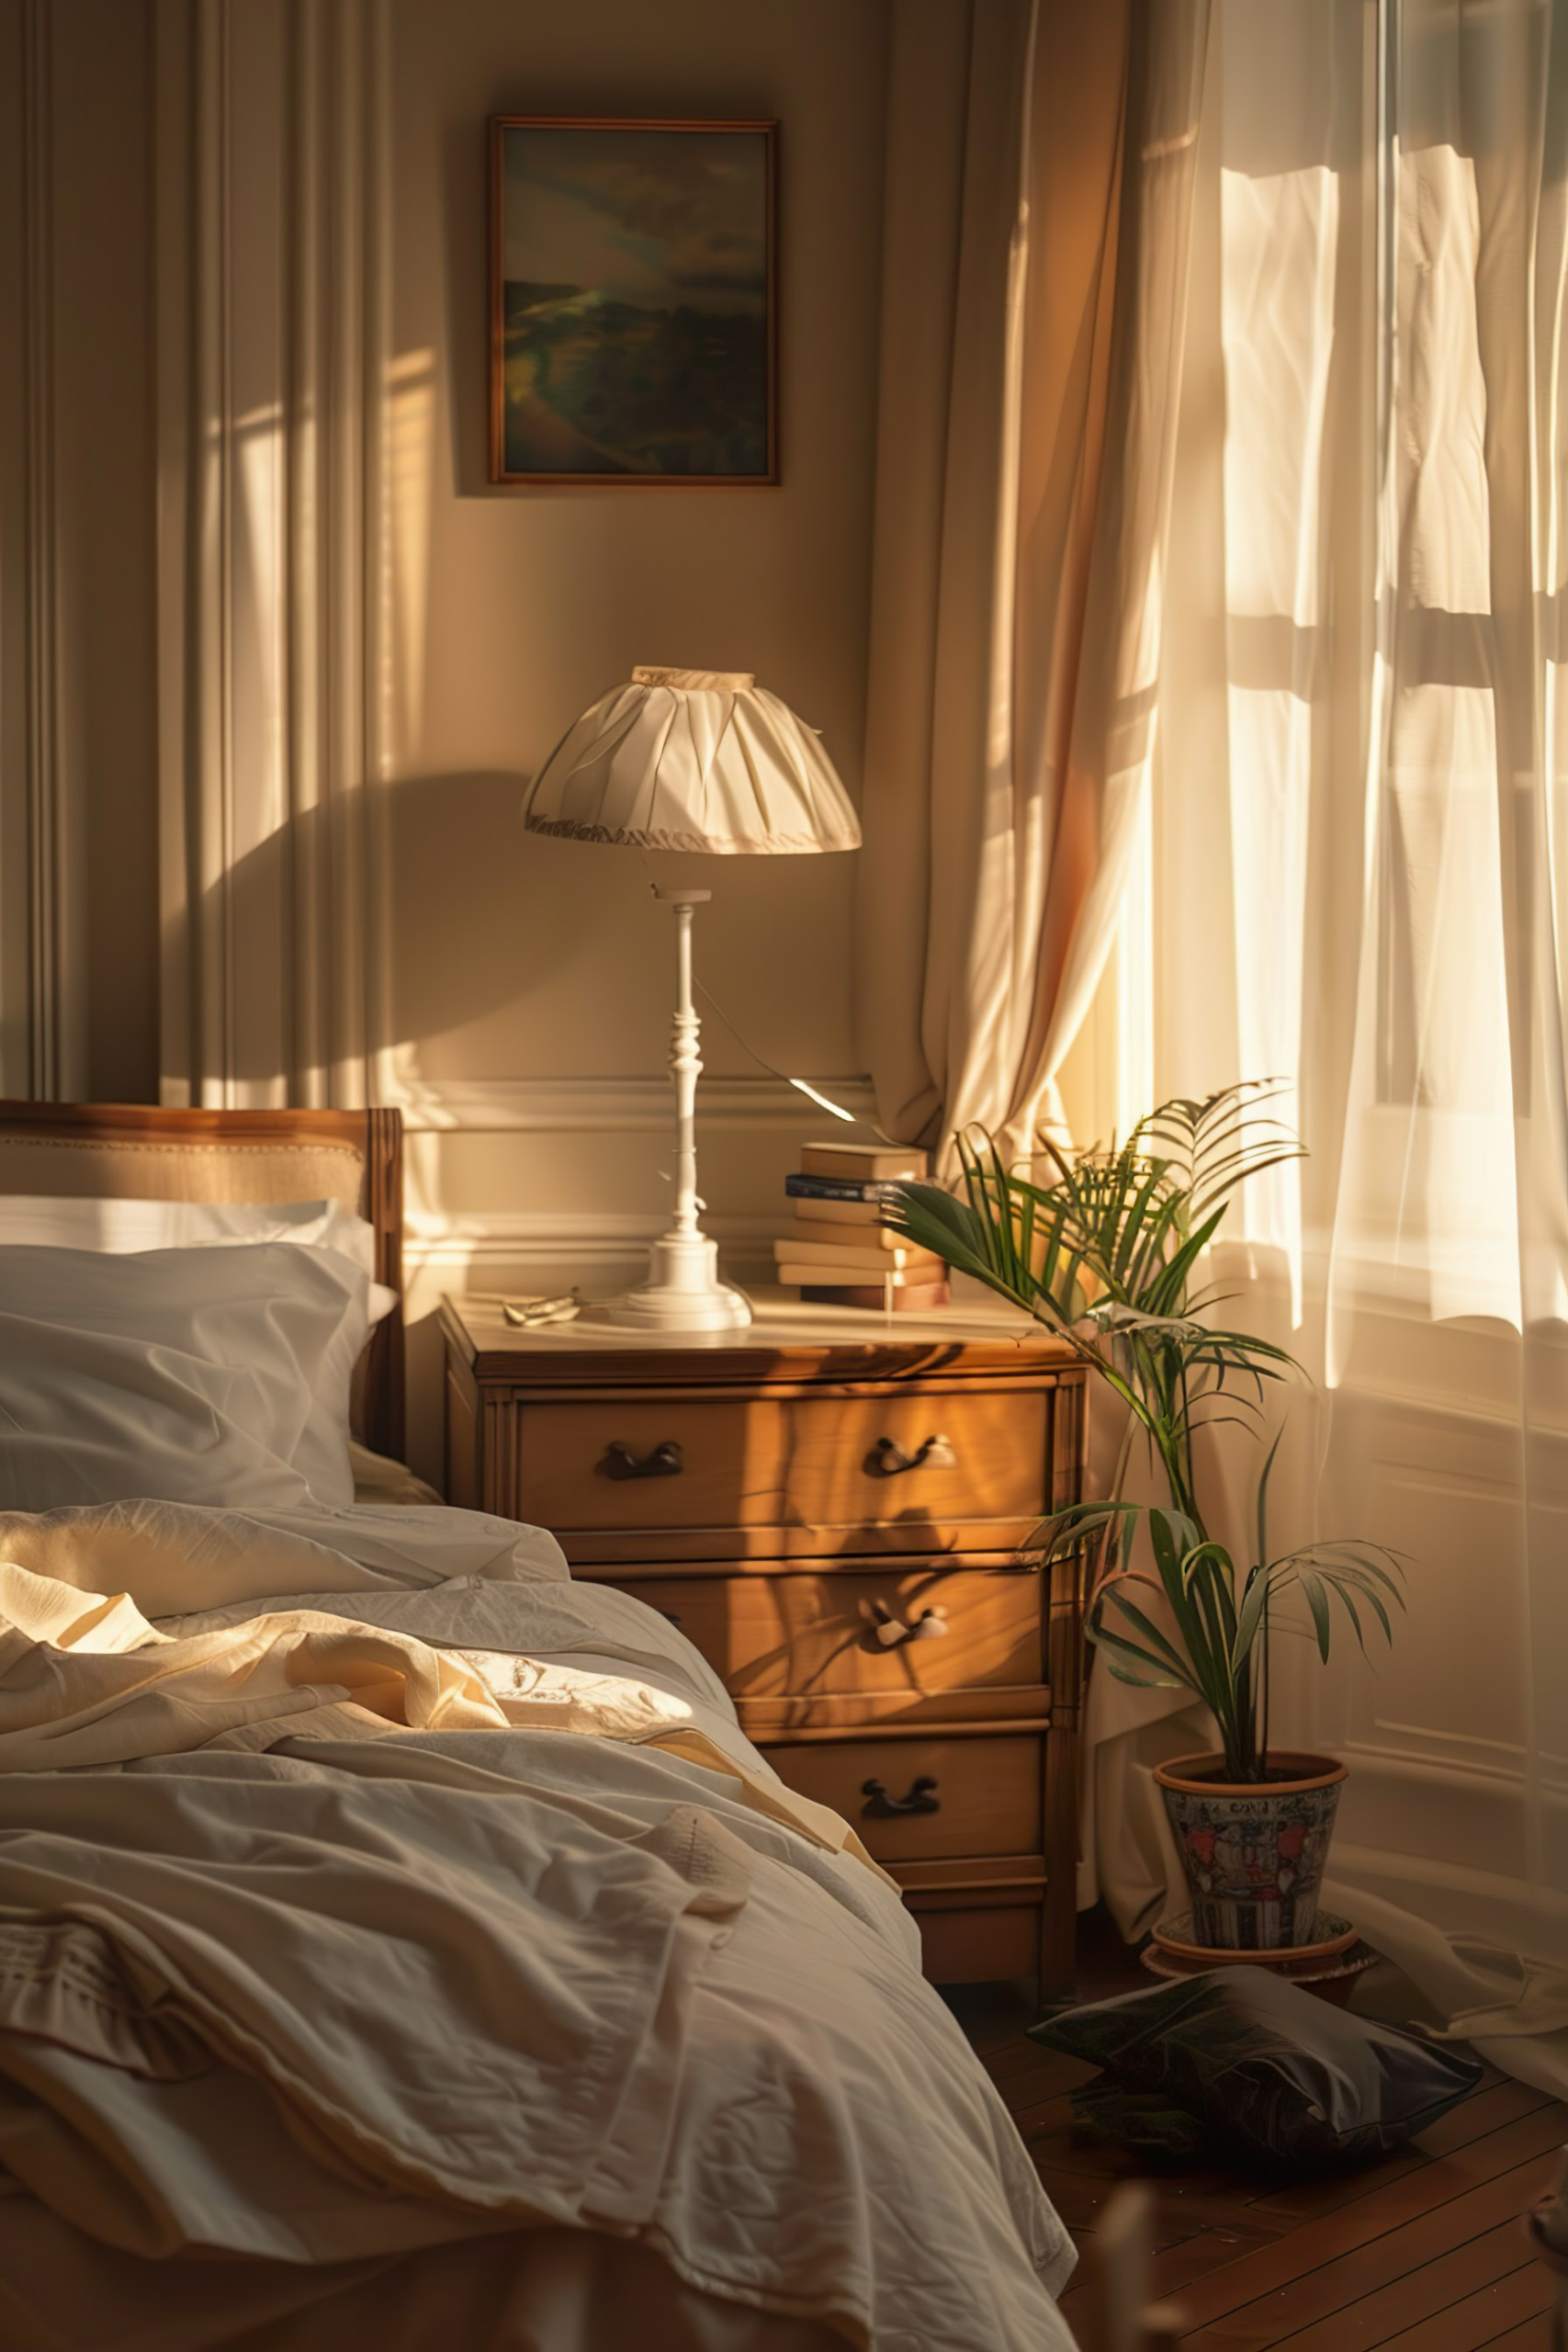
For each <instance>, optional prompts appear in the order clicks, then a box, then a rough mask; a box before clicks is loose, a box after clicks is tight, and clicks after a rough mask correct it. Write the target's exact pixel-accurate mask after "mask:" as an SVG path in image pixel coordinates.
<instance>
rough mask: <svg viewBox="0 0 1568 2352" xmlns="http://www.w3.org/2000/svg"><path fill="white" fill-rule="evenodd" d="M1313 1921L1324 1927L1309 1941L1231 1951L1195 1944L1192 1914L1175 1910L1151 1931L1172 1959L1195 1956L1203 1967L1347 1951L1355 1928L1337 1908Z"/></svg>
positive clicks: (1277, 1964) (1271, 1963) (1287, 1962)
mask: <svg viewBox="0 0 1568 2352" xmlns="http://www.w3.org/2000/svg"><path fill="white" fill-rule="evenodd" d="M1317 1924H1318V1926H1319V1927H1320V1928H1324V1929H1325V1930H1326V1932H1325V1934H1324V1935H1321V1936H1319V1937H1317V1938H1315V1939H1314V1941H1313V1942H1312V1943H1310V1944H1292V1946H1291V1947H1290V1948H1289V1949H1288V1950H1284V1951H1231V1949H1230V1948H1229V1946H1228V1945H1225V1946H1220V1945H1215V1944H1195V1943H1194V1942H1193V1941H1192V1940H1191V1936H1192V1914H1191V1912H1190V1911H1178V1912H1175V1913H1173V1914H1172V1916H1171V1917H1169V1918H1168V1919H1162V1920H1161V1921H1160V1923H1159V1926H1158V1927H1157V1928H1156V1929H1155V1931H1154V1939H1155V1941H1156V1944H1157V1945H1158V1946H1159V1948H1160V1950H1161V1951H1168V1952H1169V1953H1170V1955H1171V1957H1172V1958H1173V1959H1175V1960H1195V1961H1198V1962H1201V1964H1202V1965H1203V1967H1205V1968H1225V1967H1232V1968H1234V1967H1237V1966H1240V1965H1242V1964H1247V1965H1250V1966H1252V1967H1254V1968H1283V1967H1290V1966H1293V1965H1297V1964H1299V1963H1300V1962H1303V1961H1313V1960H1332V1959H1333V1958H1334V1956H1335V1954H1336V1953H1337V1952H1341V1951H1349V1949H1350V1946H1351V1945H1352V1944H1353V1943H1354V1942H1355V1940H1356V1935H1357V1930H1356V1929H1355V1928H1353V1927H1352V1926H1351V1925H1350V1922H1349V1920H1348V1919H1342V1918H1341V1917H1339V1915H1338V1914H1337V1912H1334V1911H1320V1912H1319V1913H1318V1915H1317Z"/></svg>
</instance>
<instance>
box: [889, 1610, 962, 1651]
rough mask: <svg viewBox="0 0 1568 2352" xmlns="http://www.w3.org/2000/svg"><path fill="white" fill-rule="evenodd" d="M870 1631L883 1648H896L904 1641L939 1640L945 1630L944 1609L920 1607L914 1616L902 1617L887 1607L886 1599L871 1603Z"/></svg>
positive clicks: (945, 1615) (945, 1618)
mask: <svg viewBox="0 0 1568 2352" xmlns="http://www.w3.org/2000/svg"><path fill="white" fill-rule="evenodd" d="M871 1614H872V1619H873V1624H872V1632H873V1634H874V1635H875V1637H876V1639H877V1641H878V1642H879V1643H880V1644H881V1645H882V1647H883V1648H884V1649H885V1650H896V1649H898V1648H899V1647H901V1645H903V1644H904V1643H905V1642H934V1641H939V1640H940V1639H941V1638H942V1635H943V1634H945V1633H946V1631H947V1611H945V1610H944V1609H922V1610H921V1611H920V1613H919V1616H918V1617H915V1618H908V1619H907V1618H903V1617H900V1616H898V1615H897V1613H896V1612H895V1611H893V1610H891V1609H889V1607H888V1606H887V1603H886V1600H874V1601H873V1602H872V1604H871Z"/></svg>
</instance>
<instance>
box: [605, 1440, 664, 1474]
mask: <svg viewBox="0 0 1568 2352" xmlns="http://www.w3.org/2000/svg"><path fill="white" fill-rule="evenodd" d="M599 1467H600V1469H601V1470H602V1471H603V1472H604V1476H605V1477H606V1478H678V1477H679V1476H680V1475H681V1472H682V1467H683V1464H682V1460H681V1449H680V1447H679V1446H678V1445H677V1444H676V1442H675V1441H674V1439H673V1438H672V1437H667V1438H666V1439H665V1441H664V1442H663V1444H662V1445H656V1446H655V1447H654V1449H653V1452H652V1453H644V1454H642V1455H640V1456H639V1455H637V1454H635V1453H633V1452H632V1450H631V1447H630V1446H629V1445H623V1444H622V1443H621V1442H620V1439H619V1438H613V1439H612V1440H611V1442H610V1443H609V1444H608V1445H607V1446H606V1447H605V1448H604V1460H603V1461H602V1462H601V1463H600V1464H599Z"/></svg>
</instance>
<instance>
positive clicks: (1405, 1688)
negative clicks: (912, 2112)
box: [1099, 0, 1568, 2082]
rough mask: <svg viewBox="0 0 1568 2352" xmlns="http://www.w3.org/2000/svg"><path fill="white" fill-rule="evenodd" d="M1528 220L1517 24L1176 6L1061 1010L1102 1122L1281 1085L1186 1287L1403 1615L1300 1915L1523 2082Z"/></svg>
mask: <svg viewBox="0 0 1568 2352" xmlns="http://www.w3.org/2000/svg"><path fill="white" fill-rule="evenodd" d="M1565 175H1568V7H1563V6H1558V5H1554V0H1218V5H1217V6H1216V10H1215V16H1214V23H1213V37H1212V40H1211V45H1210V52H1209V58H1208V71H1207V80H1206V85H1205V92H1204V104H1203V113H1202V130H1201V141H1200V155H1199V166H1198V187H1197V194H1196V209H1195V219H1194V229H1193V252H1192V281H1191V291H1190V308H1189V318H1188V333H1187V367H1186V372H1185V378H1184V382H1183V388H1182V411H1181V418H1180V428H1179V445H1178V457H1177V472H1176V493H1175V503H1174V507H1173V513H1172V520H1171V531H1170V548H1169V571H1168V603H1167V608H1168V625H1167V639H1166V645H1165V650H1164V660H1163V665H1162V674H1161V685H1160V714H1161V716H1160V729H1161V731H1160V740H1159V745H1158V751H1157V755H1156V774H1155V779H1154V788H1153V792H1152V795H1151V809H1150V819H1149V828H1148V832H1147V835H1146V840H1145V852H1144V868H1143V871H1144V876H1145V880H1144V885H1143V888H1144V891H1145V899H1146V906H1147V910H1148V918H1149V919H1147V920H1145V919H1144V918H1143V917H1142V916H1141V915H1140V913H1139V910H1138V909H1137V908H1136V906H1135V905H1134V908H1133V909H1132V910H1130V911H1129V916H1128V919H1127V921H1126V923H1125V925H1124V930H1123V936H1122V946H1121V949H1120V951H1119V957H1118V963H1117V967H1116V970H1115V973H1114V976H1113V993H1114V995H1115V998H1116V1002H1115V1006H1114V1021H1113V1022H1111V1014H1110V1012H1108V1011H1107V1007H1106V1005H1105V1003H1103V1002H1102V1004H1101V1007H1100V1020H1101V1023H1102V1025H1103V1024H1105V1023H1111V1026H1112V1027H1113V1028H1114V1030H1115V1033H1116V1035H1118V1037H1119V1038H1120V1039H1122V1041H1123V1050H1122V1057H1121V1070H1120V1086H1119V1091H1120V1096H1121V1100H1120V1102H1118V1103H1115V1104H1114V1106H1113V1107H1117V1108H1121V1109H1122V1111H1123V1113H1124V1111H1125V1109H1126V1108H1127V1107H1130V1103H1129V1097H1130V1095H1131V1093H1132V1090H1134V1088H1135V1089H1137V1090H1138V1091H1144V1090H1145V1089H1146V1088H1149V1087H1152V1089H1153V1092H1154V1094H1155V1095H1156V1096H1160V1095H1165V1094H1168V1093H1170V1092H1173V1091H1184V1092H1185V1091H1201V1090H1206V1089H1207V1088H1209V1087H1212V1086H1217V1085H1221V1084H1224V1083H1226V1082H1227V1081H1229V1080H1233V1079H1235V1078H1237V1077H1258V1076H1265V1075H1271V1074H1276V1073H1278V1074H1280V1075H1281V1076H1282V1077H1284V1078H1285V1079H1286V1080H1288V1081H1289V1085H1290V1088H1291V1091H1292V1098H1293V1099H1292V1102H1290V1103H1287V1104H1286V1106H1285V1107H1286V1109H1287V1112H1289V1113H1292V1114H1293V1116H1294V1118H1295V1120H1296V1122H1297V1124H1298V1125H1300V1127H1301V1129H1302V1132H1303V1136H1304V1137H1305V1139H1306V1141H1307V1142H1308V1144H1309V1146H1310V1147H1311V1148H1312V1151H1313V1155H1314V1156H1313V1158H1312V1159H1311V1160H1310V1161H1309V1162H1307V1163H1306V1164H1305V1166H1304V1167H1303V1169H1302V1170H1300V1171H1299V1172H1298V1171H1295V1170H1289V1171H1281V1172H1280V1174H1279V1175H1278V1177H1277V1178H1274V1179H1271V1180H1269V1183H1270V1185H1271V1189H1268V1190H1261V1191H1259V1192H1258V1193H1257V1194H1256V1195H1255V1196H1254V1197H1253V1198H1252V1199H1251V1200H1250V1201H1249V1202H1247V1204H1245V1206H1244V1205H1243V1204H1238V1206H1237V1209H1236V1211H1235V1213H1234V1223H1235V1229H1236V1233H1237V1239H1238V1244H1239V1246H1238V1247H1236V1248H1235V1250H1233V1253H1232V1257H1233V1263H1232V1265H1231V1266H1230V1268H1229V1270H1228V1271H1229V1272H1232V1273H1234V1274H1235V1277H1236V1280H1237V1282H1238V1283H1240V1284H1242V1285H1244V1286H1245V1288H1246V1290H1247V1308H1248V1309H1249V1310H1250V1312H1251V1314H1252V1316H1253V1317H1254V1319H1256V1320H1258V1321H1260V1322H1263V1323H1264V1324H1265V1325H1266V1326H1267V1327H1268V1328H1270V1329H1273V1330H1275V1331H1276V1332H1277V1334H1278V1335H1279V1336H1281V1337H1283V1338H1284V1339H1286V1340H1287V1342H1288V1343H1289V1344H1291V1345H1292V1346H1293V1347H1294V1349H1295V1351H1296V1352H1297V1353H1298V1354H1300V1355H1301V1356H1302V1358H1303V1361H1304V1362H1305V1363H1307V1365H1308V1366H1309V1368H1310V1369H1311V1370H1312V1371H1313V1372H1314V1374H1316V1375H1317V1377H1318V1380H1319V1382H1320V1384H1321V1390H1320V1393H1321V1397H1322V1403H1321V1404H1320V1405H1319V1406H1318V1407H1317V1408H1311V1409H1307V1410H1303V1409H1300V1408H1298V1409H1297V1410H1296V1412H1295V1414H1294V1417H1293V1422H1292V1442H1293V1443H1294V1447H1295V1459H1294V1463H1293V1465H1292V1494H1291V1497H1290V1504H1291V1510H1292V1516H1293V1518H1294V1520H1295V1521H1296V1526H1297V1529H1298V1530H1299V1532H1301V1533H1303V1534H1304V1533H1306V1532H1311V1530H1312V1529H1313V1528H1314V1526H1315V1527H1316V1529H1317V1530H1318V1531H1319V1532H1323V1533H1344V1534H1350V1533H1360V1534H1364V1535H1368V1536H1372V1537H1377V1538H1380V1539H1382V1540H1383V1541H1385V1542H1387V1543H1389V1544H1393V1545H1396V1546H1397V1547H1398V1548H1399V1549H1400V1551H1401V1552H1402V1553H1403V1554H1404V1555H1406V1562H1407V1573H1408V1603H1409V1607H1408V1615H1407V1617H1406V1618H1405V1620H1404V1622H1403V1623H1401V1624H1400V1625H1399V1626H1398V1628H1397V1632H1396V1642H1395V1646H1394V1649H1393V1654H1392V1656H1391V1657H1389V1658H1387V1659H1379V1660H1377V1661H1374V1665H1373V1667H1372V1668H1363V1667H1361V1666H1360V1665H1359V1662H1358V1661H1355V1660H1354V1659H1353V1657H1339V1658H1337V1660H1336V1663H1335V1666H1334V1668H1333V1669H1332V1670H1331V1672H1330V1673H1329V1674H1327V1675H1326V1676H1325V1675H1324V1674H1322V1673H1321V1672H1320V1671H1319V1670H1318V1669H1317V1668H1316V1666H1315V1659H1314V1660H1313V1661H1312V1663H1311V1665H1310V1668H1309V1667H1308V1666H1306V1665H1303V1667H1302V1668H1301V1669H1300V1670H1299V1671H1292V1685H1293V1690H1292V1711H1293V1713H1294V1718H1295V1719H1294V1722H1293V1724H1292V1726H1291V1727H1292V1730H1293V1731H1294V1732H1295V1733H1296V1734H1298V1735H1300V1736H1304V1737H1307V1738H1310V1739H1312V1740H1314V1743H1315V1744H1320V1745H1327V1746H1330V1747H1334V1748H1335V1749H1337V1751H1338V1752H1340V1753H1343V1754H1345V1755H1346V1756H1348V1758H1349V1760H1350V1761H1351V1764H1352V1767H1353V1770H1352V1777H1351V1782H1350V1786H1349V1791H1348V1795H1347V1798H1346V1801H1345V1804H1344V1808H1343V1811H1342V1814H1341V1824H1340V1831H1339V1836H1338V1838H1337V1866H1338V1879H1337V1889H1338V1894H1339V1897H1340V1899H1341V1902H1342V1905H1343V1907H1345V1908H1346V1909H1352V1910H1354V1912H1355V1914H1356V1916H1357V1917H1358V1918H1359V1920H1360V1921H1361V1922H1362V1923H1363V1925H1364V1926H1365V1927H1366V1928H1367V1930H1368V1931H1369V1932H1370V1933H1371V1934H1372V1936H1373V1939H1374V1940H1376V1941H1379V1942H1381V1943H1382V1944H1383V1945H1384V1947H1385V1949H1389V1950H1391V1951H1394V1953H1395V1954H1396V1956H1397V1957H1399V1958H1401V1959H1403V1960H1404V1962H1405V1964H1406V1965H1407V1966H1408V1967H1410V1968H1411V1969H1412V1971H1413V1973H1416V1974H1417V1976H1418V1977H1419V1978H1420V1980H1421V1981H1422V1982H1423V1983H1424V1985H1426V1988H1427V1990H1428V1991H1429V1992H1430V1993H1431V1995H1432V1996H1433V1998H1434V1999H1435V2000H1437V2001H1438V2005H1439V2006H1440V2007H1445V2008H1446V2009H1447V2010H1448V2011H1450V2013H1452V2014H1462V2015H1467V2016H1468V2018H1469V2022H1470V2025H1471V2026H1472V2029H1474V2030H1482V2031H1483V2032H1484V2033H1485V2034H1486V2035H1488V2036H1490V2037H1494V2038H1497V2037H1502V2038H1504V2039H1502V2040H1495V2047H1497V2049H1498V2054H1499V2055H1500V2056H1502V2057H1503V2059H1504V2063H1506V2064H1513V2065H1514V2066H1515V2067H1516V2070H1517V2071H1520V2072H1526V2073H1534V2074H1535V2075H1537V2076H1538V2078H1540V2079H1549V2080H1552V2081H1554V2082H1556V2081H1562V2080H1568V2034H1559V2033H1558V2032H1557V2030H1558V2029H1562V2028H1568V1974H1565V1973H1562V1967H1561V1963H1562V1962H1564V1961H1568V1118H1565V1114H1564V1063H1563V1036H1564V1020H1563V1008H1564V989H1565V986H1568V967H1565V960H1564V931H1563V926H1564V922H1565V919H1568V897H1565V892H1568V832H1565V831H1564V827H1565V822H1568V798H1565V787H1568V713H1565V711H1564V707H1563V705H1564V699H1565V697H1564V693H1563V668H1562V665H1563V662H1564V660H1565V659H1568V628H1565V627H1564V621H1563V613H1564V608H1565V602H1568V597H1565V589H1568V546H1565V541H1568V530H1565V527H1564V526H1565V525H1568V349H1565V326H1568V184H1565ZM1129 1039H1131V1040H1132V1041H1133V1042H1132V1045H1131V1046H1130V1047H1129V1046H1127V1045H1126V1043H1125V1041H1127V1040H1129ZM1102 1093H1103V1088H1102ZM1100 1107H1101V1109H1102V1111H1103V1109H1104V1107H1105V1106H1104V1104H1103V1103H1102V1104H1101V1106H1100ZM1232 1311H1233V1312H1235V1311H1236V1310H1235V1309H1234V1308H1233V1310H1232ZM1352 1646H1353V1645H1352ZM1146 1713H1148V1709H1147V1708H1145V1715H1146ZM1129 1723H1130V1718H1129V1717H1128V1715H1127V1714H1126V1713H1125V1712H1123V1713H1121V1714H1118V1713H1116V1711H1115V1708H1114V1706H1113V1705H1112V1704H1111V1703H1110V1702H1109V1700H1108V1698H1107V1696H1106V1695H1105V1694H1102V1696H1101V1701H1100V1723H1099V1728H1100V1732H1101V1735H1102V1736H1105V1737H1106V1745H1105V1746H1104V1747H1102V1750H1101V1757H1100V1795H1101V1800H1102V1802H1101V1815H1102V1828H1101V1834H1100V1849H1101V1852H1100V1860H1101V1868H1102V1874H1103V1876H1104V1877H1105V1879H1106V1881H1107V1882H1108V1884H1109V1891H1110V1892H1111V1894H1112V1895H1113V1897H1114V1898H1115V1900H1116V1901H1117V1905H1118V1908H1119V1909H1120V1910H1121V1912H1122V1917H1123V1922H1124V1924H1128V1925H1131V1924H1132V1923H1133V1921H1134V1917H1135V1916H1136V1915H1137V1914H1138V1913H1139V1912H1140V1911H1143V1912H1144V1913H1145V1916H1146V1913H1147V1910H1148V1908H1149V1906H1150V1905H1152V1904H1153V1903H1154V1902H1156V1901H1157V1900H1158V1899H1159V1881H1160V1879H1161V1875H1162V1871H1163V1860H1162V1856H1161V1853H1160V1850H1159V1847H1158V1842H1157V1838H1156V1835H1155V1832H1154V1829H1153V1826H1152V1817H1151V1816H1150V1815H1149V1814H1148V1812H1147V1811H1146V1809H1145V1807H1144V1806H1143V1803H1142V1800H1143V1794H1144V1790H1143V1782H1142V1774H1141V1769H1140V1766H1139V1762H1138V1758H1139V1754H1140V1747H1139V1741H1138V1738H1137V1737H1136V1736H1135V1735H1134V1734H1133V1733H1132V1732H1131V1731H1130V1729H1129ZM1168 1736H1169V1733H1168V1726H1167V1727H1165V1728H1164V1729H1163V1730H1162V1731H1156V1732H1146V1731H1145V1735H1144V1738H1143V1746H1142V1754H1143V1755H1144V1756H1145V1758H1146V1757H1148V1756H1150V1755H1152V1754H1153V1753H1155V1752H1156V1751H1157V1750H1158V1749H1159V1748H1160V1747H1164V1746H1168ZM1151 1743H1152V1745H1151ZM1108 1800H1109V1802H1110V1803H1111V1804H1115V1805H1116V1806H1118V1807H1119V1808H1121V1809H1122V1817H1123V1818H1125V1817H1126V1815H1127V1813H1128V1812H1130V1814H1131V1816H1132V1818H1133V1819H1134V1824H1135V1823H1136V1822H1138V1821H1140V1820H1141V1821H1143V1823H1144V1825H1145V1827H1144V1832H1143V1838H1142V1843H1141V1845H1140V1843H1139V1841H1138V1838H1137V1837H1136V1836H1135V1835H1134V1838H1133V1840H1132V1841H1131V1843H1129V1842H1127V1841H1126V1839H1125V1838H1122V1839H1121V1842H1120V1843H1118V1838H1117V1837H1116V1836H1113V1835H1110V1834H1108V1832H1107V1829H1106V1827H1105V1826H1103V1825H1104V1816H1105V1815H1106V1813H1107V1811H1108V1809H1109V1806H1108V1802H1107V1801H1108ZM1518 1955H1524V1956H1525V1959H1524V1960H1520V1959H1519V1958H1518V1957H1517V1956H1518ZM1528 1962H1533V1963H1535V1964H1534V1965H1533V1966H1532V1965H1529V1964H1527V1963H1528ZM1521 2033H1522V2034H1528V2035H1530V2036H1533V2037H1537V2038H1536V2039H1534V2040H1532V2041H1530V2042H1529V2044H1528V2045H1527V2044H1524V2043H1521V2042H1519V2041H1517V2040H1514V2041H1508V2040H1506V2037H1510V2036H1517V2035H1519V2034H1521ZM1521 2052H1523V2054H1522V2055H1521Z"/></svg>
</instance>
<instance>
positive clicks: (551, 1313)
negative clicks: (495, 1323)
mask: <svg viewBox="0 0 1568 2352" xmlns="http://www.w3.org/2000/svg"><path fill="white" fill-rule="evenodd" d="M502 1311H503V1312H504V1314H505V1317H506V1319H507V1321H508V1322H509V1323H510V1324H512V1325H513V1326H514V1327H515V1329H518V1330H523V1331H533V1330H537V1329H540V1327H541V1326H542V1325H545V1324H547V1323H575V1322H576V1320H577V1318H578V1317H579V1316H580V1315H581V1312H582V1295H581V1292H580V1291H578V1290H563V1291H560V1292H558V1294H557V1295H556V1296H555V1297H554V1298H508V1299H505V1300H503V1301H502Z"/></svg>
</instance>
